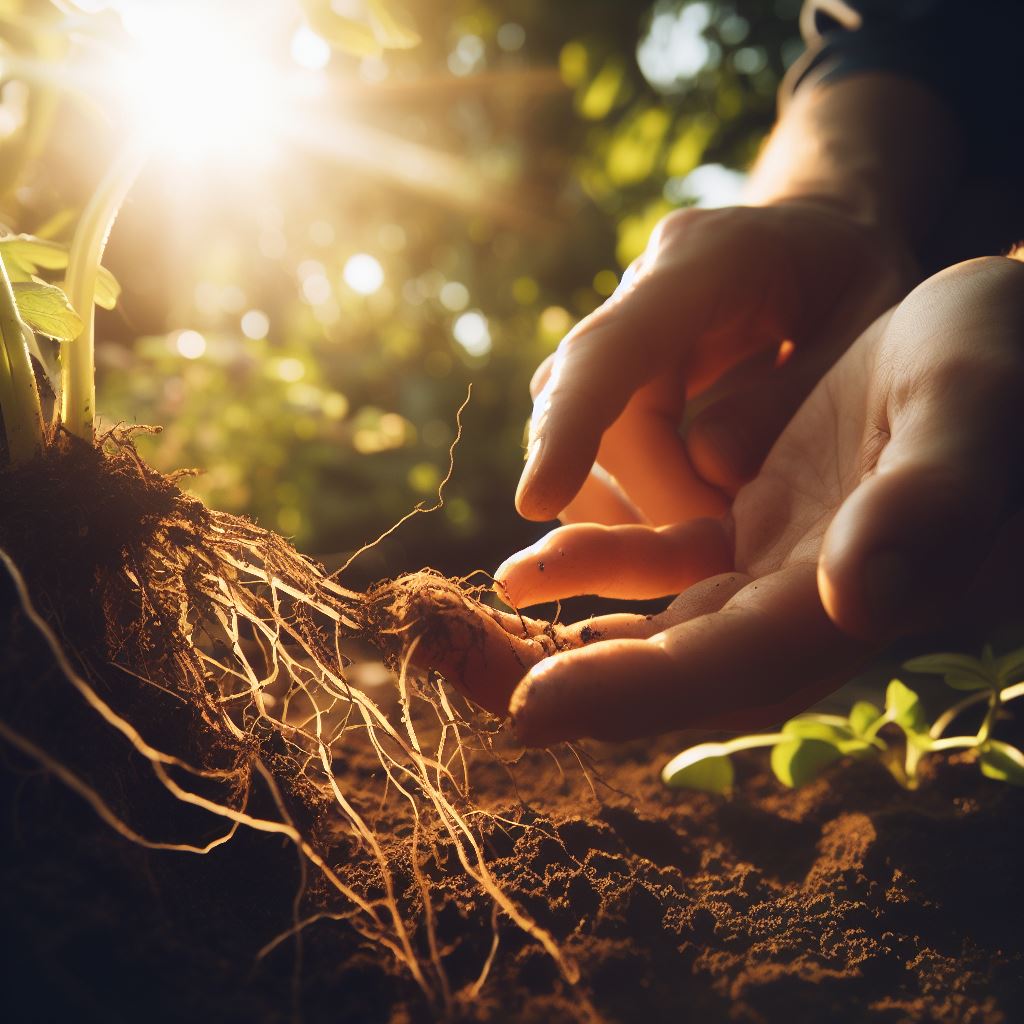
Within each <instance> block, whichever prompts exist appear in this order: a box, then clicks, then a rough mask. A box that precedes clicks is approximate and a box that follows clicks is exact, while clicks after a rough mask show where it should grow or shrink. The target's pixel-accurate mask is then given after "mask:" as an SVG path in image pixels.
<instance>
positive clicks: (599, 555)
mask: <svg viewBox="0 0 1024 1024" xmlns="http://www.w3.org/2000/svg"><path fill="white" fill-rule="evenodd" d="M1022 410H1024V265H1022V264H1021V263H1018V262H1015V261H1013V260H1010V259H1003V258H990V259H980V260H973V261H970V262H968V263H964V264H961V265H959V266H957V267H953V268H951V269H949V270H947V271H944V272H943V273H941V274H938V275H936V276H935V277H933V278H931V279H929V280H928V281H926V282H925V283H924V284H922V285H921V286H919V287H918V288H917V289H916V290H915V291H914V292H912V293H911V294H910V295H909V296H908V297H907V298H906V299H905V300H904V301H903V302H902V303H901V304H900V305H899V306H897V307H896V308H895V309H894V310H892V311H890V312H889V313H887V314H885V315H884V316H882V317H880V318H879V319H878V320H877V321H876V322H875V323H874V324H872V325H871V327H870V328H869V329H868V330H866V331H865V332H864V333H863V334H862V335H861V337H860V338H859V339H858V340H857V341H856V343H855V344H854V345H853V346H852V347H851V348H850V349H849V350H848V351H847V352H846V354H845V355H844V356H843V357H842V359H841V360H840V361H839V362H838V363H837V364H836V365H835V366H834V367H833V368H832V370H831V371H830V372H829V373H828V374H827V375H826V376H825V377H824V378H823V379H822V380H821V382H820V383H819V384H818V386H817V387H816V388H815V389H814V391H813V392H812V393H811V394H810V396H809V397H808V399H807V401H806V402H805V403H804V404H803V405H802V407H801V408H800V409H799V411H798V412H797V414H796V416H795V417H794V418H793V420H792V422H791V423H790V424H789V425H788V426H787V427H786V428H785V430H784V431H783V432H782V434H781V436H780V437H779V439H778V441H777V443H776V444H775V446H774V447H773V449H772V450H771V452H770V454H769V455H768V457H767V459H766V460H765V462H764V465H763V466H762V468H761V470H760V472H759V473H758V474H757V476H756V478H755V479H754V480H753V481H752V482H750V483H749V484H748V485H746V486H745V487H744V488H743V489H742V490H740V492H739V494H738V495H737V497H736V499H735V501H734V503H733V505H732V509H731V515H729V516H727V517H725V518H724V519H722V520H714V519H704V520H698V521H695V522H690V523H684V524H682V525H678V526H671V527H666V528H661V529H658V528H654V527H650V526H644V525H638V524H636V523H632V522H627V523H625V524H621V525H610V526H599V525H594V524H579V525H570V526H563V527H561V528H559V529H556V530H554V531H553V532H552V533H550V534H549V535H548V536H546V537H545V538H543V539H542V540H541V541H540V542H538V543H537V544H536V545H534V546H533V547H531V548H529V549H527V550H525V551H523V552H520V553H519V554H517V555H515V556H513V557H512V558H510V559H509V560H508V561H506V562H505V563H504V565H502V566H501V568H500V569H499V570H498V571H497V573H496V577H497V579H498V580H499V584H500V587H501V588H503V589H504V592H505V594H506V595H507V597H508V598H509V599H510V600H511V601H513V602H514V603H515V604H517V605H520V606H525V605H531V604H535V603H537V602H540V601H547V600H552V599H554V598H559V597H567V596H570V595H575V594H584V593H598V594H605V595H608V596H614V597H635V598H641V597H651V596H654V595H655V594H658V593H661V594H665V593H675V592H677V591H678V590H679V589H680V588H682V587H686V586H688V585H689V584H691V583H693V581H694V580H696V579H700V580H701V582H697V583H695V584H694V585H692V586H689V587H688V589H685V590H683V592H682V594H681V595H680V596H679V597H678V599H677V600H676V601H675V602H674V603H673V604H672V605H671V606H670V607H669V608H668V610H667V611H665V612H664V613H662V614H660V615H656V616H654V617H653V618H650V619H646V618H644V617H641V616H636V615H613V616H606V617H602V618H598V619H593V620H591V621H590V622H589V623H588V624H587V626H586V628H587V630H589V632H588V634H587V635H586V636H585V637H584V639H587V640H589V641H590V642H589V643H587V645H586V646H583V647H581V648H580V649H578V650H571V651H567V652H564V653H559V654H555V655H554V656H551V657H547V658H545V659H543V660H541V661H539V662H538V663H537V664H536V665H535V666H534V667H533V668H532V669H530V671H528V672H527V673H526V675H525V677H524V678H523V679H522V681H521V682H520V683H519V686H518V688H517V689H516V690H515V692H514V694H513V696H512V700H511V705H510V711H511V713H512V715H513V717H514V720H515V726H516V729H517V731H518V733H519V735H520V737H521V739H522V740H523V741H524V742H526V743H528V744H531V745H542V744H548V743H551V742H554V741H557V740H562V739H570V738H574V737H580V736H594V737H597V738H604V739H621V738H627V737H631V736H638V735H643V734H652V733H657V732H664V731H668V730H670V729H676V728H682V727H691V726H701V727H705V726H710V727H721V728H736V729H749V728H760V727H762V726H765V725H767V724H770V723H774V722H777V721H779V720H781V719H782V718H784V717H786V716H788V715H790V714H792V713H794V712H796V711H798V710H801V709H803V708H805V707H806V706H807V705H809V704H811V703H812V702H813V701H815V700H816V699H818V698H819V697H821V696H823V695H824V694H825V693H827V692H829V691H830V690H831V689H833V688H835V687H836V686H837V685H839V684H840V683H842V682H844V681H845V680H846V679H847V678H849V675H850V673H851V672H852V671H853V670H855V668H856V667H857V665H858V664H859V663H860V662H862V661H863V660H864V659H865V658H866V657H867V656H869V655H870V654H871V653H872V652H874V651H875V650H877V649H878V648H879V647H880V646H881V645H882V644H883V643H884V642H886V641H887V640H889V639H891V638H892V637H893V636H895V635H897V634H900V633H904V632H908V631H911V630H913V629H917V628H920V627H924V626H926V625H930V624H937V623H938V622H939V621H940V619H941V617H942V615H943V614H944V612H945V611H946V610H948V608H949V607H950V606H951V603H952V602H953V601H954V600H956V599H960V598H962V597H963V595H964V593H965V591H967V589H968V587H969V584H970V583H971V581H972V580H973V581H975V583H979V579H980V580H981V581H983V580H984V575H985V572H986V571H988V569H991V568H992V563H993V562H999V564H1000V566H1001V568H1002V570H1003V571H1004V573H1005V572H1007V571H1010V572H1012V571H1013V566H1012V565H1008V564H1007V563H1006V560H1005V559H993V558H989V555H990V553H991V552H992V550H993V546H994V545H995V544H996V542H997V537H998V536H999V535H1000V531H1001V530H1003V528H1004V527H1005V528H1006V529H1005V530H1003V533H1004V534H1005V533H1006V531H1007V530H1009V529H1010V528H1011V527H1013V526H1015V525H1018V523H1015V522H1014V516H1015V513H1017V512H1018V511H1019V507H1020V504H1021V489H1020V485H1019V482H1020V480H1021V475H1022V473H1024V419H1022ZM1016 518H1017V520H1018V521H1019V519H1020V518H1021V517H1019V516H1018V517H1016ZM1014 555H1015V557H1017V556H1019V555H1020V550H1019V548H1017V549H1015V550H1014ZM986 559H988V564H987V566H986ZM983 566H985V569H984V571H980V570H981V569H982V567H983ZM1016 571H1017V572H1018V576H1017V579H1018V580H1019V578H1020V577H1019V567H1018V568H1017V570H1016ZM979 572H980V577H979ZM577 628H579V627H577Z"/></svg>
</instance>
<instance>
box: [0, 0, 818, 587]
mask: <svg viewBox="0 0 1024 1024" xmlns="http://www.w3.org/2000/svg"><path fill="white" fill-rule="evenodd" d="M36 6H38V5H36ZM406 7H407V9H408V11H409V13H410V14H411V16H412V17H413V19H414V20H415V22H416V24H417V27H418V29H419V32H420V34H421V35H422V42H421V44H420V45H419V46H418V47H416V48H413V49H409V50H400V51H389V52H387V53H385V54H384V55H382V56H375V57H362V58H360V57H358V56H353V55H350V54H345V53H340V52H332V51H330V50H329V49H328V48H327V47H326V46H323V45H322V44H321V41H320V40H319V39H317V38H316V37H313V36H311V34H310V33H309V31H308V29H306V28H304V27H302V26H301V24H300V23H298V22H297V23H296V28H295V30H294V32H293V33H292V32H290V33H286V34H283V35H282V37H281V40H280V47H281V58H282V60H285V61H292V62H294V63H295V64H296V65H298V66H300V67H302V68H303V69H304V70H305V71H306V72H308V77H309V79H310V80H311V81H314V82H315V83H316V87H315V89H313V90H312V92H311V94H310V98H309V109H310V111H311V112H312V113H315V115H316V117H315V121H311V124H313V125H314V126H315V127H314V128H312V129H311V130H310V131H309V132H307V136H308V137H307V138H306V139H305V141H304V142H295V141H290V142H289V143H287V144H282V145H280V146H279V150H280V151H279V152H277V153H275V159H274V160H273V161H271V163H270V165H269V167H267V166H260V167H258V168H257V167H255V166H254V167H252V168H251V169H249V168H247V167H246V166H245V165H244V163H243V164H242V165H241V166H237V165H236V166H232V167H230V168H227V169H225V168H217V167H204V166H199V165H197V166H194V167H188V168H185V169H184V170H183V169H182V168H181V167H180V166H178V165H176V164H174V163H173V162H166V163H165V164H161V163H160V162H157V163H155V164H153V165H151V166H150V167H149V168H148V169H147V170H146V171H145V172H144V174H143V177H142V178H141V180H140V181H139V183H138V184H137V186H136V187H135V189H134V190H133V192H132V194H131V198H130V200H129V202H128V205H127V206H126V208H125V210H124V211H123V213H122V215H121V218H120V220H119V222H118V223H117V225H116V227H115V230H114V232H113V235H112V238H111V242H110V247H109V250H108V256H107V259H106V263H107V265H108V266H109V267H110V268H111V269H112V270H113V271H114V273H115V274H116V275H117V277H118V278H119V280H120V282H121V284H122V286H123V297H122V301H121V303H120V305H119V307H118V309H116V310H115V311H113V312H111V313H104V312H102V311H100V316H99V319H98V329H97V330H98V345H99V357H98V358H99V364H100V365H99V380H98V388H99V408H100V412H101V413H102V414H103V415H104V417H105V419H106V421H107V422H108V423H109V422H113V421H129V422H141V423H150V424H160V425H162V426H163V427H164V430H163V432H162V433H161V434H159V435H157V436H154V437H151V438H143V439H141V441H140V447H141V448H142V450H143V451H144V454H145V455H146V457H147V458H148V459H149V460H150V461H151V462H152V463H153V464H154V465H156V466H157V467H159V468H161V469H164V470H172V469H177V468H181V467H196V468H198V469H200V470H201V471H202V472H201V474H200V475H198V476H197V477H195V478H194V479H192V480H191V481H189V482H188V483H187V484H186V486H187V487H188V488H189V489H190V490H192V491H194V492H195V493H196V494H198V495H200V496H201V497H202V498H203V499H204V500H206V501H207V502H209V503H211V504H213V505H215V506H217V507H219V508H222V509H226V510H229V511H232V512H238V513H244V514H246V515H249V516H251V517H253V518H254V519H256V520H257V521H259V522H260V523H262V524H264V525H266V526H269V527H272V528H274V529H277V530H279V531H281V532H282V533H284V534H286V535H288V536H290V537H292V538H294V540H295V542H296V543H297V545H298V546H299V547H300V548H301V549H302V550H304V551H307V552H311V553H316V554H321V555H329V554H334V555H339V554H343V553H345V552H348V551H351V550H352V549H354V548H357V547H359V546H360V545H361V544H362V543H363V542H365V541H367V540H370V539H372V538H373V537H375V536H376V535H378V534H379V533H381V532H382V531H383V530H385V529H386V528H387V527H388V526H390V525H391V524H392V523H393V522H395V521H396V520H397V519H399V518H400V517H401V516H403V515H404V514H405V513H406V512H408V511H409V510H410V509H411V508H412V507H414V506H415V505H417V504H418V503H426V504H427V505H429V504H432V503H433V502H434V500H435V499H436V493H437V488H438V484H439V482H440V481H441V479H442V477H443V476H444V474H445V472H446V470H447V466H448V452H449V446H450V445H451V443H452V439H453V435H454V429H455V413H456V409H457V408H458V407H459V405H460V404H461V403H462V401H463V399H464V398H465V396H466V391H467V386H468V385H469V384H470V383H472V385H473V393H472V399H471V401H470V403H469V406H468V408H467V409H466V411H465V414H464V417H463V419H464V432H463V437H462V440H461V443H460V445H459V447H458V450H457V453H456V458H455V471H454V474H453V476H452V479H451V481H450V484H449V485H448V487H447V490H446V495H445V496H446V503H445V507H444V509H443V510H441V511H437V512H434V513H432V514H431V515H429V516H419V517H417V518H416V519H415V520H413V521H410V522H409V523H407V524H406V525H404V526H403V527H402V529H401V531H399V532H398V533H397V534H396V535H395V536H394V537H392V538H390V539H389V540H388V541H387V542H386V543H385V544H383V545H381V546H380V547H379V548H377V549H375V550H374V551H373V552H371V553H370V554H369V555H367V556H365V557H364V558H363V559H362V560H361V561H360V563H359V565H358V566H357V567H356V570H357V571H356V572H355V575H354V577H353V581H354V582H358V581H359V579H360V577H361V578H363V579H367V580H368V579H371V578H375V577H379V576H383V575H392V574H394V573H397V572H400V571H402V570H406V569H413V568H418V567H420V566H422V565H425V564H430V565H434V566H436V567H438V568H440V569H442V570H444V571H446V572H449V573H459V574H462V573H467V572H469V571H471V570H472V569H475V568H486V569H492V568H493V567H494V565H495V564H496V563H497V562H498V561H500V560H501V558H503V557H504V555H505V554H507V553H508V552H510V551H511V550H512V549H513V548H514V547H516V546H518V545H520V544H522V543H525V542H527V541H529V540H531V539H533V538H534V537H536V536H538V535H539V533H540V532H541V530H542V528H541V527H538V526H537V525H536V524H528V523H524V522H522V521H520V520H519V519H518V517H517V516H516V514H515V511H514V509H513V505H512V498H513V494H514V490H515V484H516V481H517V479H518V475H519V471H520V469H521V466H522V458H523V438H524V425H525V422H526V419H527V417H528V415H529V409H530V402H529V394H528V385H529V380H530V377H531V375H532V373H533V370H534V369H535V367H536V365H537V364H538V363H539V362H540V361H541V360H542V359H543V358H544V357H545V356H546V355H547V354H548V353H549V352H551V351H552V350H553V349H554V348H555V346H556V345H557V343H558V341H559V339H560V338H561V337H562V335H563V334H564V333H565V332H566V331H567V330H568V329H569V327H570V326H571V325H572V324H573V323H574V322H575V321H576V320H578V319H579V318H580V317H582V316H584V315H586V314H587V313H588V312H590V311H591V310H592V309H593V308H595V307H596V306H597V305H598V304H599V303H600V302H601V301H602V300H603V299H604V298H605V297H606V296H607V295H609V294H610V293H611V291H612V290H613V289H614V287H615V285H616V283H617V281H618V278H619V276H620V274H621V272H622V270H623V268H624V267H625V266H626V265H627V264H628V263H629V262H630V261H631V260H632V259H633V258H634V257H635V256H636V255H637V254H638V253H639V252H640V251H641V249H642V248H643V246H644V244H645V242H646V239H647V236H648V234H649V232H650V230H651V228H652V226H653V225H654V223H655V222H656V221H657V219H658V218H659V217H661V216H662V215H663V214H665V213H666V212H668V211H669V210H670V209H672V208H673V207H677V206H681V205H686V204H690V203H703V204H705V205H720V204H723V203H728V202H730V201H733V200H734V199H735V197H736V195H737V191H738V189H739V186H740V184H741V181H742V171H743V170H744V168H746V167H748V166H749V164H750V162H751V161H752V159H753V158H754V156H755V154H756V151H757V149H758V146H759V143H760V141H761V139H762V138H763V136H764V134H765V132H766V131H767V130H768V128H769V127H770V124H771V121H772V118H773V113H774V107H775V98H776V90H777V88H778V85H779V81H780V78H781V76H782V74H783V72H784V69H785V68H786V66H787V65H788V64H790V63H791V62H792V61H793V60H794V59H795V58H796V56H797V55H798V54H799V53H800V50H801V45H800V42H799V35H798V28H797V15H798V11H799V0H731V2H726V0H723V2H709V0H690V2H682V0H658V2H656V3H654V4H650V3H642V2H637V3H631V2H624V0H560V2H558V3H550V2H547V0H412V2H409V3H407V4H406ZM0 8H4V9H6V10H5V11H4V12H3V18H4V21H3V26H2V27H3V31H4V35H5V38H11V35H12V33H14V34H15V35H16V32H17V21H18V18H19V17H21V16H23V15H25V13H26V12H29V13H31V10H32V8H33V4H31V3H29V2H28V0H25V2H23V3H18V2H17V0H5V2H4V3H3V4H0ZM245 31H246V26H245V25H244V24H240V25H239V32H240V33H243V34H244V32H245ZM182 73H183V74H187V73H188V68H187V66H183V67H182ZM2 100H3V104H2V106H0V136H4V138H3V139H0V145H10V144H13V141H14V140H15V137H16V135H17V131H18V116H19V110H18V109H17V108H18V104H21V107H22V110H21V116H22V118H23V115H24V109H23V108H24V105H25V102H26V99H25V96H24V95H23V94H22V93H21V92H19V91H18V90H16V89H15V88H14V87H13V85H11V84H9V85H7V86H5V87H4V91H3V94H2ZM56 123H57V129H56V130H55V132H54V133H53V137H52V138H51V140H50V141H49V143H48V148H47V150H46V154H47V155H46V159H45V160H44V161H42V162H41V165H40V166H39V167H37V168H36V170H35V171H34V172H33V174H32V176H31V178H30V179H26V181H25V182H24V183H22V184H21V185H20V186H19V187H18V189H17V190H16V193H15V195H16V201H14V202H9V203H8V204H7V208H6V209H5V210H4V211H3V216H4V219H5V220H6V222H7V224H8V226H9V227H10V228H12V229H13V230H22V231H30V232H35V231H45V233H48V234H50V235H52V236H54V237H62V236H63V237H65V238H66V237H68V236H69V235H70V231H71V229H72V227H73V222H74V216H75V211H76V210H77V209H80V208H81V204H82V202H84V198H85V197H86V196H87V194H88V192H89V191H90V189H91V188H92V187H93V186H94V185H95V182H96V180H97V178H98V177H99V175H100V174H101V172H102V169H103V166H104V162H105V161H106V160H108V159H109V158H110V155H111V153H112V152H113V150H114V148H115V145H116V136H117V134H118V130H119V128H118V125H117V124H116V123H115V124H111V125H107V126H105V127H104V126H101V127H97V125H96V122H95V121H94V120H90V119H89V118H87V117H83V116H82V114H81V111H79V110H77V109H75V106H74V104H69V105H68V109H66V110H61V111H60V112H59V113H58V116H57V122H56ZM0 156H2V148H0Z"/></svg>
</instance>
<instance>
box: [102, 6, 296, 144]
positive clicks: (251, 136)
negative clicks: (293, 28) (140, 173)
mask: <svg viewBox="0 0 1024 1024" xmlns="http://www.w3.org/2000/svg"><path fill="white" fill-rule="evenodd" d="M118 6H119V9H120V14H121V19H122V22H123V24H124V27H125V30H126V32H127V33H128V35H129V37H130V39H131V43H132V48H131V50H130V51H129V52H128V53H126V54H123V55H120V58H119V59H118V60H116V61H115V62H114V65H113V74H114V84H115V88H116V89H117V90H118V92H119V93H120V95H121V96H122V97H123V98H124V99H125V100H126V102H127V103H128V107H129V117H130V118H131V120H132V121H133V122H134V123H135V126H136V129H137V130H138V131H139V133H140V134H141V135H142V137H143V138H144V139H145V140H147V141H148V142H150V143H151V144H152V145H153V146H154V147H155V148H158V149H159V150H160V151H161V152H162V153H164V154H166V155H170V156H173V157H175V158H176V159H179V160H182V161H184V162H186V163H193V162H197V161H199V160H208V159H211V158H212V159H218V160H230V161H233V162H243V163H247V164H248V163H253V162H256V163H259V164H264V163H266V162H268V161H269V160H270V159H271V158H272V157H273V155H274V152H275V150H276V149H277V147H278V144H279V141H280V135H279V133H280V128H281V125H282V123H283V120H284V114H285V99H286V97H287V94H288V91H289V88H288V86H289V83H288V81H287V79H286V76H285V73H284V68H283V67H282V66H281V64H280V63H278V62H277V61H275V58H274V54H273V52H272V46H271V43H272V41H273V40H272V39H271V38H268V36H267V34H266V33H264V32H260V31H259V29H260V28H261V27H263V26H260V25H253V24H252V21H253V19H252V17H251V16H250V17H249V18H247V19H246V30H245V31H244V32H240V31H239V27H238V26H239V18H238V15H239V10H238V9H237V8H235V9H234V10H232V7H233V5H232V4H230V3H229V4H202V3H198V2H182V3H174V4H168V3H161V2H152V0H150V2H123V3H121V4H119V5H118Z"/></svg>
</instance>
